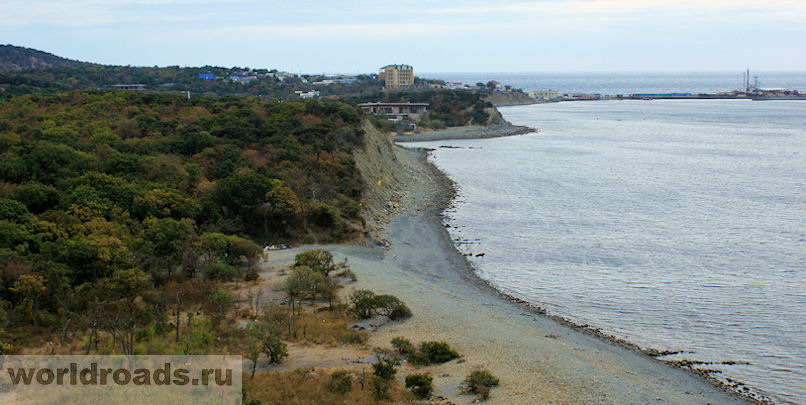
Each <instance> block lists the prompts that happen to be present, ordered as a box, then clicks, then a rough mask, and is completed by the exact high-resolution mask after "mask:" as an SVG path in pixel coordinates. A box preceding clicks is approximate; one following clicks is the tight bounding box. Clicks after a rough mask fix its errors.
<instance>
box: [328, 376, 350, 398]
mask: <svg viewBox="0 0 806 405" xmlns="http://www.w3.org/2000/svg"><path fill="white" fill-rule="evenodd" d="M352 384H353V378H352V376H351V375H350V372H349V371H336V372H335V373H333V374H331V375H330V381H329V382H328V383H327V389H328V390H329V391H330V392H333V393H336V394H339V395H344V394H346V393H347V392H348V391H350V387H352Z"/></svg>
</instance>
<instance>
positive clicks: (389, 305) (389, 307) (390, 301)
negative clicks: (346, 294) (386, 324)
mask: <svg viewBox="0 0 806 405" xmlns="http://www.w3.org/2000/svg"><path fill="white" fill-rule="evenodd" d="M350 302H351V303H352V304H353V305H352V308H350V311H351V312H352V313H353V314H355V315H356V316H358V317H359V318H360V319H367V318H371V317H372V316H373V315H374V314H379V315H384V316H387V317H389V319H392V320H398V319H405V318H408V317H410V316H411V310H410V309H409V307H407V306H406V304H404V303H403V301H401V300H400V299H398V298H397V297H395V296H394V295H387V294H384V295H375V293H373V292H372V291H369V290H358V291H355V292H354V293H353V294H352V295H350Z"/></svg>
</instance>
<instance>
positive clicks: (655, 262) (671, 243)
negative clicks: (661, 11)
mask: <svg viewBox="0 0 806 405" xmlns="http://www.w3.org/2000/svg"><path fill="white" fill-rule="evenodd" d="M475 77H476V78H474V79H473V80H478V81H484V77H486V76H481V75H477V76H475ZM497 77H498V78H499V79H498V80H499V81H500V82H502V83H506V81H505V80H500V78H501V75H499V76H497ZM518 77H520V79H519V80H521V82H519V83H520V84H513V86H514V87H524V88H530V87H529V86H526V85H524V83H541V84H540V85H539V86H538V87H533V88H534V89H537V88H542V87H545V88H552V89H558V90H560V91H580V92H598V93H602V94H619V92H625V93H622V94H629V93H633V92H666V91H687V92H688V91H691V92H700V91H702V92H705V91H713V89H711V88H706V87H705V86H703V87H702V88H699V87H696V86H697V85H696V83H699V82H700V80H701V79H702V78H700V77H694V80H688V81H685V80H684V82H686V83H688V84H681V85H671V84H669V83H665V81H663V80H661V79H662V78H663V76H657V75H652V76H651V78H642V79H631V80H633V81H630V82H625V83H631V84H634V85H636V86H637V87H635V88H628V87H619V86H624V84H620V85H613V87H610V88H606V87H604V85H603V84H600V85H602V86H603V87H596V86H597V85H595V84H590V83H609V82H610V81H611V80H610V79H604V78H603V76H601V75H594V76H593V78H591V77H581V78H580V79H579V80H578V83H576V84H573V85H571V84H568V83H572V82H573V80H572V79H570V78H563V80H561V81H558V82H551V79H547V78H544V77H542V76H541V77H534V78H526V77H522V76H518ZM659 77H660V79H659ZM672 77H680V75H674V76H670V80H672ZM739 79H740V80H739V83H741V76H740V77H739ZM779 79H780V82H776V83H780V87H787V88H795V89H797V88H806V73H799V74H788V75H782V76H781V77H780V78H779ZM459 80H463V79H458V80H451V81H459ZM464 80H467V79H464ZM652 80H656V81H659V82H658V83H654V84H653V83H652ZM722 80H724V82H726V83H727V82H728V81H729V80H728V78H725V77H723V78H722ZM776 80H778V79H776ZM790 80H791V81H790ZM770 81H771V82H772V79H770ZM543 83H548V84H547V85H545V86H544V85H543ZM637 83H644V84H642V85H641V86H638V85H637ZM563 85H566V86H567V88H563ZM725 90H729V89H725V88H721V89H719V91H725ZM499 109H500V111H501V112H502V114H503V116H504V117H505V118H506V119H507V120H509V121H510V122H512V123H514V124H518V125H527V126H530V127H533V128H536V129H538V132H536V133H531V134H527V135H522V136H515V137H507V138H495V139H478V140H454V141H438V142H422V143H416V144H411V143H407V144H404V145H405V146H407V147H412V146H414V147H427V148H433V149H434V151H433V152H431V154H430V159H431V160H432V161H433V162H434V163H435V164H436V165H437V167H439V168H440V169H441V170H443V171H444V172H445V173H447V175H448V176H450V177H451V178H452V179H453V180H454V181H455V182H456V184H457V186H458V188H459V193H458V196H457V198H456V200H455V201H454V204H453V207H452V208H451V209H449V210H447V211H446V212H445V217H446V219H445V221H446V222H447V223H448V224H449V225H450V227H449V228H448V229H449V230H450V232H451V236H452V237H453V238H454V240H456V243H457V248H458V249H459V250H460V251H462V252H464V253H470V254H473V256H472V258H471V261H472V264H473V266H474V268H475V271H476V273H477V274H478V276H479V277H481V278H483V279H485V280H487V281H489V282H490V283H491V284H492V285H493V286H495V287H496V288H498V289H500V290H502V291H504V292H506V293H507V294H510V295H513V296H516V297H518V298H521V299H524V300H526V301H528V302H530V303H532V304H534V305H536V306H540V307H542V308H545V309H546V310H547V311H548V312H549V313H551V314H554V315H559V316H562V317H565V318H567V319H570V320H572V321H574V322H577V323H580V324H588V325H590V326H591V327H595V328H601V330H602V331H603V332H605V333H609V334H612V335H614V336H615V337H618V338H621V339H624V340H626V341H629V342H632V343H635V344H638V345H639V346H641V347H645V348H654V349H658V350H669V351H680V353H679V354H675V355H670V356H665V357H663V359H665V360H684V359H685V360H691V361H698V362H704V363H703V364H701V365H700V366H699V367H700V368H705V369H711V370H718V371H720V372H719V373H714V374H713V376H714V377H716V378H719V379H721V380H723V381H725V382H728V383H732V382H740V383H741V384H742V385H739V387H740V388H741V389H746V390H749V391H752V392H754V393H756V394H759V395H762V396H764V397H767V398H769V399H771V400H772V401H774V402H776V403H785V404H789V403H791V404H806V101H750V100H655V101H637V100H621V101H619V100H604V101H584V102H560V103H549V104H537V105H526V106H511V107H501V108H499ZM478 253H484V256H482V257H475V255H476V254H478ZM744 387H746V388H744Z"/></svg>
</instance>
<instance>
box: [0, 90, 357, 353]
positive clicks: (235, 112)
mask: <svg viewBox="0 0 806 405" xmlns="http://www.w3.org/2000/svg"><path fill="white" fill-rule="evenodd" d="M361 123H362V116H361V113H360V112H359V111H357V110H356V109H355V108H353V107H351V106H349V105H347V104H344V103H338V102H320V101H308V102H294V103H278V102H263V101H258V100H255V99H247V98H239V97H224V98H212V97H194V98H192V99H191V100H188V99H187V97H181V96H176V95H171V94H167V93H136V92H75V93H60V94H54V95H50V96H45V95H36V94H33V95H26V96H19V97H14V98H11V99H8V100H6V101H3V102H0V271H1V273H0V274H1V275H0V304H3V305H0V322H3V324H4V325H8V329H6V328H4V329H3V330H6V331H11V330H14V328H16V327H26V326H27V325H39V326H46V327H50V328H54V329H56V330H61V328H67V327H68V326H73V327H82V325H83V327H88V328H90V330H91V331H96V330H97V329H98V328H99V327H100V326H99V325H100V324H101V323H100V321H99V320H100V319H102V318H103V313H104V311H112V310H114V311H117V312H115V313H116V314H117V316H122V315H121V314H124V313H125V314H127V316H129V318H127V319H130V320H132V321H131V322H135V323H136V322H138V321H137V319H141V318H142V319H143V320H147V319H149V317H150V316H152V315H153V314H151V315H149V313H150V312H149V311H152V312H153V311H154V308H162V307H164V305H163V306H162V307H160V306H156V307H155V306H151V307H147V306H143V305H145V304H144V302H142V301H141V300H136V299H134V298H133V296H132V294H134V295H143V294H144V291H146V292H147V291H151V289H152V288H155V287H156V289H159V288H160V286H162V285H166V283H169V282H171V280H172V279H173V278H176V277H189V278H198V277H204V276H208V277H210V278H213V279H223V280H228V279H231V278H232V277H233V272H235V271H240V270H238V269H240V268H242V266H244V265H245V263H248V262H249V261H250V260H252V259H254V258H256V257H257V256H258V255H259V254H260V252H261V248H260V246H259V245H257V244H256V243H255V242H253V240H256V241H258V242H260V243H281V242H286V243H287V242H294V241H302V240H311V239H316V240H321V241H333V240H340V239H344V238H347V237H350V236H351V235H354V234H355V233H356V232H357V231H358V229H357V228H356V226H355V225H352V222H351V221H349V219H350V218H356V216H357V208H356V207H358V206H359V200H360V198H361V189H362V182H361V177H360V174H359V172H358V171H357V169H356V167H355V162H354V161H353V159H352V152H353V151H354V150H356V149H357V148H361V147H362V145H363V131H362V129H361ZM247 265H248V264H247ZM202 269H204V270H203V271H202ZM148 286H151V287H148ZM141 306H142V308H141ZM148 308H151V309H148ZM121 311H123V312H121ZM143 311H145V312H143ZM71 318H80V319H82V322H81V323H79V322H75V321H73V323H72V324H70V321H69V319H71ZM110 328H112V332H113V333H122V332H121V331H124V330H125V331H128V332H131V333H134V330H135V329H136V325H135V324H124V323H120V324H115V325H114V326H110ZM127 328H128V329H127ZM93 333H94V336H97V332H92V333H91V334H90V336H93ZM121 336H124V337H125V335H121ZM133 336H134V335H132V337H131V339H134V337H133ZM7 338H8V337H4V336H3V332H0V343H2V342H1V341H2V340H3V339H7ZM121 339H123V337H121ZM122 341H124V342H127V344H128V343H131V342H130V341H129V340H122ZM124 349H125V347H124Z"/></svg>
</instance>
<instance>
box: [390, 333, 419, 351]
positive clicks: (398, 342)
mask: <svg viewBox="0 0 806 405" xmlns="http://www.w3.org/2000/svg"><path fill="white" fill-rule="evenodd" d="M392 347H394V348H395V350H396V351H397V353H398V354H400V355H401V356H408V355H410V354H412V353H414V345H413V344H411V342H410V341H409V340H408V339H406V338H404V337H402V336H398V337H396V338H394V339H392Z"/></svg>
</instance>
